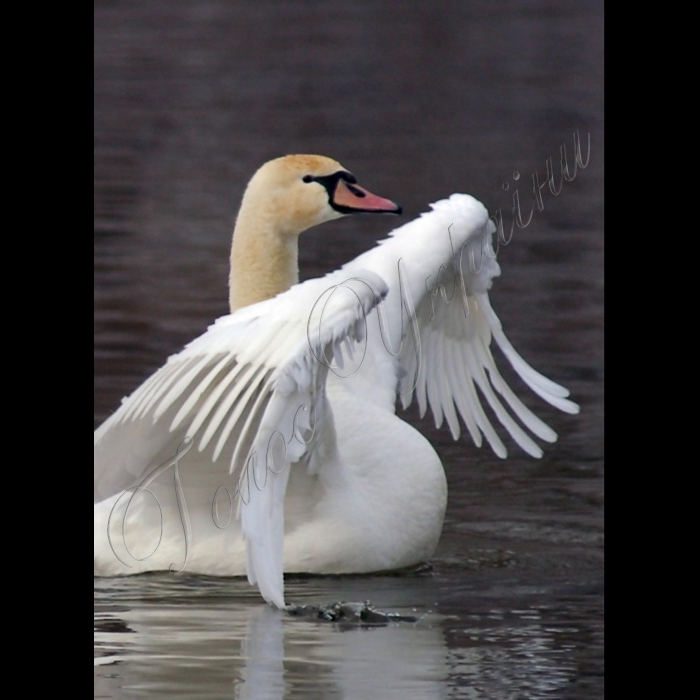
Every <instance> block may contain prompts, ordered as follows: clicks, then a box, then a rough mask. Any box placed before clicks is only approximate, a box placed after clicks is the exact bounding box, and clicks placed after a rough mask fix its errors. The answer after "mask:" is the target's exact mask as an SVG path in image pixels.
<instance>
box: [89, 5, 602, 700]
mask: <svg viewBox="0 0 700 700" xmlns="http://www.w3.org/2000/svg"><path fill="white" fill-rule="evenodd" d="M95 30H96V32H95V37H96V38H95V236H94V242H95V410H94V423H95V426H97V425H99V424H100V423H101V422H102V421H103V420H104V419H105V418H106V417H107V416H108V415H109V414H110V413H111V412H113V411H114V410H115V409H116V408H117V406H118V405H119V400H120V399H121V397H122V396H125V395H127V394H129V393H131V391H133V389H135V388H136V387H137V386H138V384H139V383H140V382H141V381H143V380H144V379H145V378H146V377H148V376H149V375H150V374H151V373H152V372H153V371H155V370H156V369H157V368H158V367H160V366H161V365H162V363H163V362H164V361H165V359H166V357H167V356H168V355H170V354H172V353H173V352H176V351H177V350H179V349H180V348H181V347H182V346H183V345H184V343H186V342H187V341H189V340H191V339H192V338H194V337H195V336H197V335H199V334H200V333H201V332H203V331H204V330H205V329H206V327H207V326H208V325H209V324H210V323H211V322H212V321H213V320H214V319H215V318H216V317H218V316H220V315H223V314H225V313H226V312H227V276H228V253H229V246H230V240H231V232H232V227H233V221H234V218H235V214H236V212H237V208H238V204H239V202H240V197H241V195H242V193H243V189H244V187H245V184H246V183H247V181H248V179H249V178H250V176H251V175H252V174H253V172H254V171H255V170H256V169H257V168H258V167H259V165H260V164H262V163H263V162H264V161H265V160H267V159H269V158H272V157H276V156H279V155H284V154H286V153H295V152H296V153H303V152H308V153H322V154H325V155H329V156H331V157H333V158H335V159H337V160H339V161H340V162H341V163H343V164H344V165H345V166H347V167H348V168H349V169H351V170H352V171H353V172H354V173H355V174H356V175H357V176H358V179H359V181H360V182H361V183H362V184H363V185H365V186H367V187H368V188H369V189H370V190H372V191H373V192H376V193H377V194H380V195H382V196H385V197H389V198H391V199H394V200H396V201H399V202H400V203H401V204H402V205H403V206H404V216H403V217H402V218H401V219H400V220H395V219H390V218H382V217H377V218H369V217H368V218H362V217H356V218H350V219H346V220H342V221H337V222H332V223H330V224H326V225H324V226H322V227H318V228H316V229H312V230H310V231H308V232H306V233H304V234H303V236H302V238H301V250H300V265H301V275H302V279H307V278H310V277H315V276H318V275H319V274H323V273H325V272H327V271H329V270H332V269H334V268H336V267H338V266H339V265H341V264H342V263H343V262H346V261H347V260H349V259H351V258H352V257H354V256H356V255H358V254H359V253H361V252H363V251H365V250H367V249H368V248H369V247H371V246H372V245H373V243H374V242H375V241H376V240H378V239H380V238H383V237H384V236H385V235H386V233H387V232H388V231H389V230H390V229H391V228H392V227H393V226H396V225H399V224H400V223H403V222H405V221H408V220H410V219H411V218H413V217H415V216H417V215H418V214H419V213H420V212H422V211H425V210H426V208H427V205H428V203H430V202H431V201H435V200H436V199H440V198H442V197H445V196H447V195H449V194H451V193H452V192H456V191H459V192H467V193H470V194H473V195H474V196H476V197H477V198H478V199H480V200H482V201H483V202H484V203H485V205H486V206H487V207H488V209H489V210H490V211H496V210H497V209H498V208H499V207H502V208H503V211H504V212H506V215H507V216H506V219H507V221H508V222H510V207H511V206H512V196H513V193H514V192H515V191H516V189H517V190H518V192H519V197H520V201H521V205H522V209H523V217H524V219H525V220H527V216H528V214H529V212H530V210H531V207H532V201H533V199H532V175H533V173H534V172H535V171H536V172H537V173H538V176H539V181H540V184H542V183H544V181H545V179H546V174H547V168H546V161H547V159H548V158H550V157H551V158H552V163H553V165H554V171H555V174H556V179H557V183H558V180H559V159H560V148H561V146H562V144H566V152H567V156H568V162H569V164H570V173H571V174H573V164H574V157H573V154H574V141H573V134H574V132H575V131H578V133H579V134H580V135H581V139H582V142H583V143H582V152H583V153H582V158H583V160H584V163H585V161H586V156H587V154H588V153H590V154H589V159H588V164H587V167H586V168H585V169H582V168H580V167H579V168H578V169H577V171H576V174H575V177H574V178H573V179H571V180H570V181H566V180H565V181H564V182H563V184H562V190H561V192H560V194H559V195H558V196H557V197H555V196H553V195H552V194H551V193H550V191H549V189H548V187H547V186H545V187H544V188H543V189H542V190H541V192H542V203H543V205H544V209H543V210H542V211H539V210H538V209H537V208H535V210H534V213H533V216H532V221H531V222H530V224H529V225H528V226H527V227H525V228H518V227H516V228H515V230H514V233H513V238H512V240H511V242H510V244H509V245H508V246H507V247H502V248H501V250H500V252H499V261H500V264H501V268H502V276H501V277H500V278H498V279H496V280H495V282H494V287H493V290H492V294H491V296H492V301H493V305H494V308H495V309H496V312H497V313H498V314H499V316H500V318H501V320H502V322H503V325H504V328H505V330H506V333H507V334H508V336H509V338H510V340H511V341H512V343H513V345H514V346H515V347H516V349H518V351H519V352H520V353H521V354H522V355H523V357H524V358H525V359H526V360H527V361H528V362H529V363H530V364H532V365H533V367H535V368H536V369H537V370H539V371H541V372H543V373H544V374H545V375H547V376H549V377H550V378H552V379H553V380H555V381H557V382H560V383H562V384H564V385H565V386H567V387H568V388H569V389H570V390H571V393H572V398H573V399H574V400H575V401H577V402H578V403H579V404H580V405H581V413H580V414H579V415H578V416H569V415H564V414H561V413H559V412H557V411H556V410H554V409H551V408H550V407H549V406H547V405H545V404H544V403H543V402H541V401H539V400H538V399H537V397H533V396H532V395H531V394H530V393H529V392H528V391H527V389H526V388H525V387H524V386H523V385H522V383H518V382H517V381H516V380H515V379H513V382H512V383H513V385H514V386H515V388H516V389H517V390H518V393H519V394H520V395H521V396H522V397H523V400H524V401H525V402H526V403H527V404H528V405H529V406H531V407H533V409H534V410H535V411H536V413H537V414H538V415H539V416H541V417H542V418H543V419H544V420H545V421H547V422H548V423H549V424H550V425H551V426H552V427H553V428H554V429H555V430H556V431H557V432H558V433H559V435H560V439H559V441H558V442H557V443H556V444H554V445H547V446H545V455H544V457H543V458H542V459H541V460H535V459H531V458H529V457H527V455H524V454H523V453H522V451H521V450H519V448H518V447H517V446H516V445H515V444H514V443H512V441H507V443H506V444H507V446H508V449H509V458H508V459H507V460H500V459H498V458H497V457H495V456H494V455H493V453H491V452H490V451H489V450H488V448H482V449H477V448H476V447H475V446H474V445H473V444H472V443H471V441H470V440H469V438H468V436H467V437H462V438H461V439H460V441H458V442H456V443H455V442H453V441H452V439H451V437H450V435H449V432H448V431H447V430H446V429H444V428H443V429H440V430H438V429H436V428H435V427H434V425H433V424H432V421H431V419H430V417H429V416H426V418H424V419H421V418H419V416H418V415H417V411H416V410H415V408H414V407H412V408H411V409H409V410H408V411H407V412H405V417H406V419H407V420H409V421H410V422H411V423H412V424H414V425H415V426H416V427H418V428H419V429H420V430H421V431H422V432H423V433H424V434H425V435H426V436H427V437H428V438H429V439H430V440H431V441H432V443H433V444H434V445H435V447H436V449H437V451H438V453H439V454H440V456H441V458H442V460H443V463H444V465H445V470H446V473H447V478H448V482H449V487H450V495H449V504H448V509H447V516H446V520H445V526H444V531H443V536H442V540H441V542H440V545H439V547H438V550H437V552H436V554H435V557H434V559H433V560H432V561H431V562H430V566H429V567H426V568H425V569H423V570H420V571H415V572H410V573H403V574H400V575H383V576H350V577H307V578H300V577H297V578H291V579H288V580H287V582H286V599H287V601H288V602H290V603H296V604H299V605H301V604H309V605H311V604H322V603H323V604H329V603H334V602H337V601H341V600H343V601H366V600H369V601H370V602H371V603H372V604H373V605H374V606H376V607H377V608H379V609H381V610H384V611H387V612H392V613H401V614H403V615H411V616H414V617H416V618H417V621H415V622H405V621H404V622H393V621H392V622H389V623H386V624H375V625H365V624H352V623H340V622H324V621H320V620H314V619H306V618H302V617H292V616H290V615H287V614H285V613H283V612H280V611H276V610H272V609H271V608H269V607H268V606H266V605H265V604H263V602H262V599H261V598H260V596H259V594H258V593H257V591H256V590H255V589H254V588H252V587H250V586H249V585H248V583H247V582H246V581H245V580H239V579H216V578H211V577H202V576H193V575H189V574H187V573H182V574H177V575H176V574H169V573H159V574H148V575H142V576H136V577H132V578H119V579H98V578H96V579H95V630H96V631H95V697H99V698H131V697H148V698H151V697H153V698H158V697H163V698H170V697H183V698H253V699H255V700H263V699H267V698H270V699H278V698H279V699H281V698H300V699H306V698H314V699H315V698H318V699H326V698H328V699H331V698H332V699H333V700H335V699H336V698H337V699H347V700H350V699H355V698H357V699H362V700H365V699H366V700H369V699H377V700H383V699H385V698H401V700H408V699H410V698H421V699H422V698H430V699H443V698H471V699H479V700H482V699H483V700H499V699H501V698H503V699H513V700H515V699H518V700H519V699H526V698H602V697H603V434H602V420H603V359H602V344H603V331H602V327H603V326H602V323H603V321H602V319H603V280H602V268H603V250H602V240H603V234H602V232H603V219H602V186H603V153H604V149H603V145H604V144H603V122H602V108H603V103H602V39H603V36H602V34H603V27H602V3H601V2H578V3H573V2H563V3H562V2H553V1H551V2H545V1H541V2H503V3H488V2H468V3H467V2H443V1H438V2H430V3H428V2H419V1H418V0H404V1H403V2H401V3H377V2H369V1H366V0H365V1H363V0H358V1H357V2H354V3H348V4H343V5H334V4H329V3H323V2H296V3H273V2H264V1H262V2H256V3H232V2H226V1H225V0H212V1H208V0H202V1H200V2H185V1H184V0H169V1H168V2H166V1H165V0H162V1H160V2H158V1H153V2H149V3H142V2H136V1H133V2H131V1H128V0H120V1H118V2H117V1H116V0H115V1H113V2H109V1H107V0H98V1H97V2H96V11H95ZM589 134H590V152H589V151H588V147H587V139H588V135H589ZM516 173H517V178H516V177H515V175H516ZM504 183H506V184H508V189H504ZM500 359H502V358H500ZM501 368H502V369H503V373H504V375H505V376H506V378H508V379H511V378H512V373H509V372H507V371H506V369H507V368H506V366H505V364H504V363H503V362H501ZM501 436H502V437H504V436H503V433H502V432H501Z"/></svg>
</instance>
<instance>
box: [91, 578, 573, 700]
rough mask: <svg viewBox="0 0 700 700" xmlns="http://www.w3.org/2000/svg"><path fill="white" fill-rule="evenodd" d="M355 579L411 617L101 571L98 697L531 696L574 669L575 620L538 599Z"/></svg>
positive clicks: (319, 590) (332, 584)
mask: <svg viewBox="0 0 700 700" xmlns="http://www.w3.org/2000/svg"><path fill="white" fill-rule="evenodd" d="M351 581H352V582H354V583H353V586H354V587H356V591H355V592H357V593H359V592H361V591H362V592H365V593H367V592H368V591H370V592H371V594H372V595H373V598H374V600H375V602H378V601H382V600H384V601H388V600H390V599H394V598H397V597H398V598H399V599H401V600H402V601H403V602H404V603H406V602H407V601H413V602H417V601H420V605H419V607H416V606H409V605H405V606H404V607H400V608H396V607H393V608H392V611H394V612H400V613H403V614H413V615H417V616H418V618H419V619H418V621H417V622H414V623H410V622H390V623H388V624H379V625H376V624H374V625H367V624H349V623H345V624H341V623H328V622H323V621H320V620H316V619H303V618H299V617H292V616H290V615H288V614H286V613H284V612H281V611H279V610H275V609H273V608H270V607H268V606H266V605H262V604H258V603H257V601H254V600H253V599H252V594H251V592H250V591H249V589H248V587H247V584H246V583H245V582H244V581H242V580H236V579H225V580H217V579H213V578H207V577H197V576H189V577H179V576H172V575H167V574H157V575H148V576H141V577H137V578H130V579H116V580H115V579H111V580H110V579H100V580H97V583H96V589H97V591H96V600H97V607H96V613H95V628H96V632H95V640H96V658H95V667H96V668H95V697H96V698H122V697H134V696H136V697H153V696H154V695H158V696H160V695H163V696H164V697H166V696H167V697H197V698H210V697H211V698H213V697H230V698H238V699H240V700H281V699H283V698H284V699H285V700H286V699H292V698H304V699H309V698H319V699H326V698H329V699H330V698H333V699H335V698H342V699H344V700H367V699H368V698H376V699H377V700H395V699H399V698H400V699H401V700H405V699H406V698H416V699H425V700H428V699H430V700H444V698H446V697H465V698H474V699H484V700H485V699H487V698H488V699H489V700H498V699H499V698H504V699H505V698H514V697H528V698H539V697H551V693H552V691H556V690H557V689H561V688H562V687H565V686H567V685H569V684H570V681H571V680H572V679H573V677H574V676H575V674H576V672H577V662H576V660H575V658H574V652H575V648H576V646H577V645H578V644H579V642H580V639H579V636H580V634H581V631H582V630H581V624H580V621H577V620H574V619H566V617H567V615H568V614H569V613H567V612H566V611H565V610H559V611H552V610H550V609H549V608H548V607H547V606H544V607H543V606H541V605H540V604H539V603H538V602H536V601H531V603H535V604H529V605H526V606H524V607H521V608H518V607H516V606H513V605H512V606H510V607H509V606H502V607H498V608H493V607H490V606H491V605H492V604H493V600H494V599H493V597H492V596H493V595H497V594H498V592H497V591H495V590H491V591H482V592H481V593H480V594H479V593H476V594H475V592H472V594H471V595H470V599H469V602H468V609H465V606H464V605H454V604H453V603H450V602H448V601H443V602H442V603H441V602H439V601H438V602H436V603H434V604H432V605H430V606H426V605H425V603H424V601H425V600H426V597H427V596H428V597H429V596H430V594H432V596H433V597H440V596H441V593H440V588H441V586H444V584H445V583H446V582H445V581H442V582H440V581H439V577H436V576H428V577H418V578H416V577H408V578H401V577H385V578H381V577H357V578H355V579H351ZM338 584H339V581H338V580H333V579H324V578H315V579H314V578H312V579H308V580H300V581H292V582H291V583H290V585H289V586H288V588H289V589H290V597H293V598H295V599H297V600H298V599H300V598H302V599H304V600H308V601H311V600H314V599H315V600H318V599H319V597H321V598H323V599H325V600H327V599H329V598H330V597H331V596H333V594H334V593H337V592H338V591H339V588H338ZM451 585H452V584H450V587H451ZM351 588H352V586H351ZM344 590H346V591H347V586H345V587H344ZM531 593H532V592H531ZM466 600H467V599H466V598H465V599H464V601H465V602H466ZM380 607H381V606H380Z"/></svg>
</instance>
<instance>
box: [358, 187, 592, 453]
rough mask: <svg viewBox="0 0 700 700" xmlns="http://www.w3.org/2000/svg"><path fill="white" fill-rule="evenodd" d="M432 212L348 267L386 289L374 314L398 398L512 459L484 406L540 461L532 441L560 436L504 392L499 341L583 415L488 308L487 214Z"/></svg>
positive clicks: (472, 207)
mask: <svg viewBox="0 0 700 700" xmlns="http://www.w3.org/2000/svg"><path fill="white" fill-rule="evenodd" d="M431 208H432V211H431V212H428V213H425V214H423V215H422V216H421V217H419V218H418V219H415V220H414V221H411V222H409V223H408V224H405V225H404V226H401V227H400V228H398V229H396V230H394V231H393V232H392V233H391V234H390V236H389V237H388V238H387V239H386V240H384V241H382V242H381V243H380V245H379V246H378V247H377V248H375V249H373V250H371V251H368V252H367V253H365V254H363V255H361V256H359V257H358V258H357V259H356V260H354V261H353V262H351V263H349V264H347V265H346V266H345V267H344V269H345V270H346V271H348V272H352V271H354V270H359V269H361V268H362V269H367V270H372V271H374V272H376V273H377V274H379V275H380V276H381V277H382V279H384V280H386V281H387V283H388V285H389V289H390V291H389V294H388V295H387V297H386V299H385V300H384V301H383V302H382V304H381V307H380V308H379V309H378V310H377V311H378V314H379V317H380V324H381V328H382V333H383V334H384V336H385V345H386V346H387V348H388V349H389V350H390V351H393V352H396V353H398V355H399V358H400V365H401V370H402V374H403V377H402V379H401V381H400V383H399V384H398V387H397V389H398V392H399V395H400V396H401V401H402V404H403V407H404V408H406V407H407V406H408V405H410V403H411V401H412V400H413V397H414V396H415V397H417V400H418V405H419V409H420V412H421V415H424V414H425V412H426V410H427V406H428V405H429V406H430V408H431V410H432V413H433V415H434V417H435V423H436V425H437V426H438V427H440V425H442V423H443V420H444V421H446V422H447V425H448V426H449V428H450V431H451V433H452V436H453V437H454V439H457V438H458V437H459V435H460V431H461V425H460V417H461V419H462V422H463V423H464V425H465V426H466V427H467V430H468V431H469V434H470V435H471V437H472V439H473V440H474V442H475V443H476V445H478V446H481V444H482V436H483V437H485V438H486V440H487V441H488V443H489V445H490V446H491V448H492V449H493V450H494V452H495V453H496V454H497V455H498V456H499V457H505V456H506V448H505V446H504V444H503V442H502V441H501V439H500V437H499V436H498V433H497V432H496V430H495V428H494V426H493V425H492V422H491V420H490V419H489V416H488V415H487V413H486V411H485V410H484V406H483V404H484V401H485V403H486V404H487V405H488V406H489V407H490V409H491V411H492V414H493V415H494V416H495V418H496V419H497V421H498V422H499V423H500V424H501V425H502V426H503V427H504V428H505V429H506V430H507V431H508V433H510V435H511V436H512V437H513V439H514V440H515V442H516V443H517V444H518V445H519V446H520V447H522V449H523V450H525V451H526V452H527V453H528V454H530V455H532V456H533V457H541V456H542V449H541V448H540V446H539V445H538V444H537V443H536V442H535V441H534V440H533V438H532V436H531V435H534V436H536V437H538V438H540V439H541V440H544V441H545V442H554V440H556V437H557V436H556V433H555V432H554V431H553V430H552V429H551V428H550V427H549V426H547V425H546V424H545V423H544V422H543V421H542V420H540V419H539V418H538V417H537V416H536V415H535V414H534V413H533V412H532V411H531V410H530V409H529V408H527V406H525V405H524V404H523V403H522V401H520V399H519V398H518V397H517V396H516V395H515V393H514V392H513V391H512V389H511V388H510V387H509V386H508V384H506V382H505V380H504V379H503V377H502V376H501V374H500V373H499V371H498V367H497V366H496V362H495V361H494V357H493V355H492V353H491V341H492V339H493V340H495V341H496V344H497V345H498V346H499V347H500V349H501V350H502V352H503V354H504V355H505V357H506V358H507V359H508V361H509V362H510V364H511V366H512V367H513V369H514V370H515V371H516V372H517V374H518V375H519V376H520V377H521V378H522V380H523V381H524V382H525V384H527V386H528V387H529V388H530V389H531V390H532V391H533V392H535V393H536V394H537V395H538V396H540V397H541V398H543V399H544V400H545V401H547V402H548V403H550V404H551V405H553V406H556V407H557V408H559V409H560V410H562V411H565V412H567V413H578V410H579V408H578V406H577V405H576V404H575V403H573V402H572V401H570V400H569V399H567V398H566V397H567V396H568V395H569V392H568V390H567V389H565V388H564V387H562V386H560V385H558V384H556V383H555V382H553V381H551V380H550V379H547V377H545V376H543V375H542V374H540V373H539V372H537V371H535V370H534V369H533V368H532V367H530V365H528V364H527V362H525V360H523V359H522V357H520V355H518V353H517V352H516V351H515V350H514V348H513V346H512V345H511V344H510V342H509V341H508V339H507V338H506V336H505V334H504V332H503V329H502V326H501V323H500V321H499V320H498V317H497V316H496V314H495V312H494V311H493V309H492V307H491V304H490V301H489V295H488V290H489V289H490V287H491V284H492V281H493V278H494V277H497V276H498V275H500V267H499V265H498V262H497V261H496V254H495V253H496V251H495V248H494V247H493V233H494V232H495V230H496V227H495V225H494V223H493V222H492V221H490V220H489V215H488V212H487V210H486V208H485V207H484V206H483V205H482V204H481V203H480V202H479V201H477V200H476V199H474V198H473V197H471V196H469V195H465V194H453V195H452V196H451V197H450V198H449V199H445V200H440V201H439V202H436V203H435V204H432V205H431ZM399 348H400V350H399ZM528 431H529V432H528Z"/></svg>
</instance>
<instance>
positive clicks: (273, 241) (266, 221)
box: [229, 207, 299, 313]
mask: <svg viewBox="0 0 700 700" xmlns="http://www.w3.org/2000/svg"><path fill="white" fill-rule="evenodd" d="M298 241H299V237H298V234H296V235H295V234H294V233H290V232H288V231H284V230H281V229H280V227H279V226H276V225H275V222H274V221H273V220H271V219H270V218H269V217H265V216H263V215H261V212H256V215H255V216H254V217H251V216H248V215H247V212H246V211H245V210H244V208H243V207H242V208H241V211H240V213H239V215H238V219H237V220H236V226H235V228H234V232H233V243H232V245H231V272H230V277H229V305H230V307H231V312H232V313H233V312H234V311H236V310H237V309H240V308H242V307H244V306H248V305H250V304H255V303H256V302H258V301H264V300H265V299H271V298H272V297H274V296H277V295H278V294H281V293H282V292H285V291H287V290H288V289H289V288H290V287H292V286H293V285H295V284H297V283H298V282H299V244H298Z"/></svg>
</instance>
